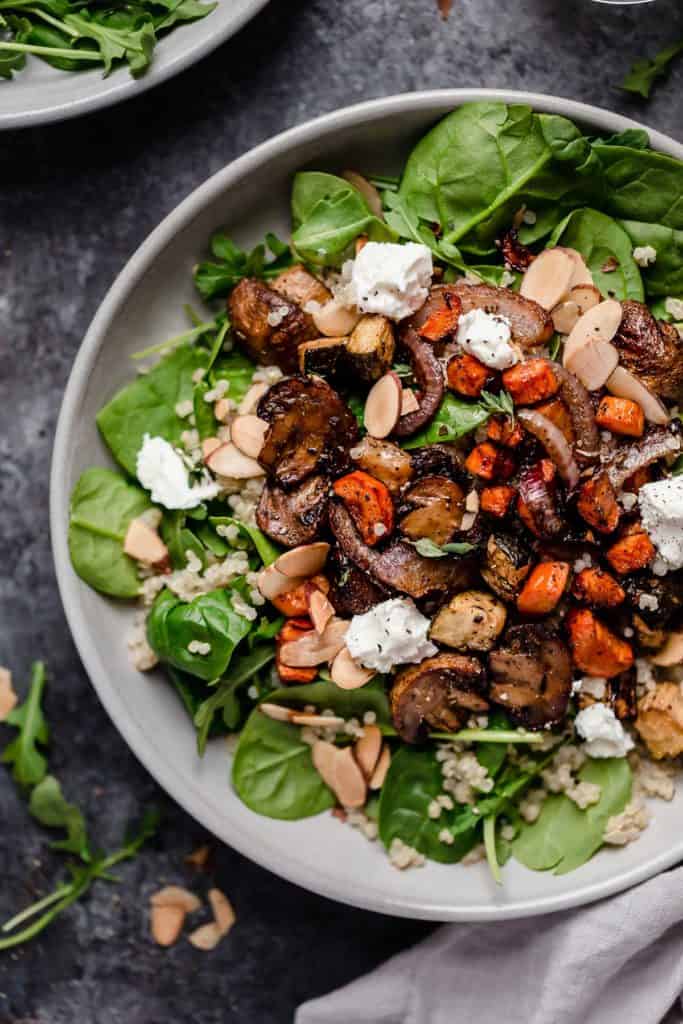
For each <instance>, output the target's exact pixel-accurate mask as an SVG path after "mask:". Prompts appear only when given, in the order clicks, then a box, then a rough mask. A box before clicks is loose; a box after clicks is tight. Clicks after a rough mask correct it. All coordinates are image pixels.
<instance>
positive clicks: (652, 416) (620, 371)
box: [605, 366, 670, 427]
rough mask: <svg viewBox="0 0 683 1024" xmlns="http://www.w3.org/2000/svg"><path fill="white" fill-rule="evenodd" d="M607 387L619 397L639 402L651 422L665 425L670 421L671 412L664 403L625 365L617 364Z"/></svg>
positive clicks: (606, 384)
mask: <svg viewBox="0 0 683 1024" xmlns="http://www.w3.org/2000/svg"><path fill="white" fill-rule="evenodd" d="M605 387H606V388H607V390H608V391H609V392H610V393H611V394H613V395H616V396H617V398H630V399H631V401H632V402H637V403H638V405H639V406H640V408H641V409H642V410H643V413H644V414H645V419H646V420H648V421H649V422H650V423H656V424H658V425H659V426H661V427H663V426H665V425H666V424H667V423H668V422H669V419H670V417H669V412H668V410H667V408H666V406H665V405H664V403H663V402H661V401H660V400H659V398H657V396H656V395H655V394H654V393H653V392H652V391H650V389H649V388H647V387H646V386H645V385H644V384H643V382H642V380H638V378H637V377H636V376H634V375H633V374H632V373H631V372H630V371H629V370H626V369H624V367H623V366H617V368H616V370H615V371H614V373H613V374H611V376H610V377H608V378H607V380H606V382H605Z"/></svg>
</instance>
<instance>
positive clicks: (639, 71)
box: [621, 39, 683, 99]
mask: <svg viewBox="0 0 683 1024" xmlns="http://www.w3.org/2000/svg"><path fill="white" fill-rule="evenodd" d="M682 53H683V39H680V40H679V41H678V42H677V43H674V44H673V45H672V46H667V47H666V48H665V49H663V50H661V51H660V52H659V53H658V54H656V55H655V56H654V57H653V58H652V60H647V59H645V58H643V59H641V60H638V61H636V63H635V64H634V65H633V67H632V68H631V70H630V71H629V73H628V75H627V76H626V78H625V79H624V81H623V82H622V83H621V88H622V89H625V90H626V92H634V93H636V94H637V95H638V96H642V97H643V98H644V99H648V98H649V96H650V93H651V92H652V87H653V86H654V85H655V83H656V81H657V79H658V78H664V77H665V76H666V75H667V74H668V73H669V71H670V69H671V64H672V63H673V61H675V60H676V58H677V57H680V55H681V54H682Z"/></svg>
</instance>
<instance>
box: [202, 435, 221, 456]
mask: <svg viewBox="0 0 683 1024" xmlns="http://www.w3.org/2000/svg"><path fill="white" fill-rule="evenodd" d="M222 444H223V441H221V440H220V438H218V437H205V438H204V440H203V441H202V458H203V459H204V462H206V460H207V459H208V458H209V456H211V455H213V453H214V452H215V451H216V449H217V448H220V446H221V445H222Z"/></svg>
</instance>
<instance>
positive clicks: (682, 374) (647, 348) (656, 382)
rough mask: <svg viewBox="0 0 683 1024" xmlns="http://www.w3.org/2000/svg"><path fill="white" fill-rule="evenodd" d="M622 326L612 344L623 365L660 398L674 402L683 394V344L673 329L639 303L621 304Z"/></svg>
mask: <svg viewBox="0 0 683 1024" xmlns="http://www.w3.org/2000/svg"><path fill="white" fill-rule="evenodd" d="M621 308H622V311H623V315H622V319H621V324H620V326H619V330H618V331H617V334H616V336H615V337H614V339H613V340H612V344H613V345H616V347H617V348H618V350H619V359H620V363H621V365H622V366H624V367H625V368H626V369H627V370H630V371H631V373H633V374H635V376H636V377H638V378H640V380H641V381H642V382H643V384H645V386H646V387H648V388H650V390H651V391H654V393H655V394H656V395H659V396H660V398H670V399H673V400H674V401H675V400H677V399H678V398H679V397H680V395H681V392H682V391H683V343H681V339H680V338H679V336H678V332H677V331H676V330H675V328H672V327H671V326H670V325H669V324H665V323H658V322H657V320H655V318H654V317H653V315H652V313H651V312H650V310H649V309H648V308H647V306H646V305H645V304H644V303H642V302H636V301H635V300H633V299H627V300H626V301H625V302H622V304H621Z"/></svg>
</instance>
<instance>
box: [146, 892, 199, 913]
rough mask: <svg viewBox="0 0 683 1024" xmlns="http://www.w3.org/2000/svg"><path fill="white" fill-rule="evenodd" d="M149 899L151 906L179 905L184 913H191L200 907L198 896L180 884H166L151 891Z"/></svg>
mask: <svg viewBox="0 0 683 1024" xmlns="http://www.w3.org/2000/svg"><path fill="white" fill-rule="evenodd" d="M149 901H150V903H151V904H152V906H153V907H180V909H181V910H182V911H183V913H185V914H193V913H194V912H195V910H199V908H200V907H201V902H200V901H199V899H198V897H197V896H195V894H194V893H193V892H190V890H189V889H184V888H183V887H182V886H181V885H166V886H164V888H163V889H159V891H158V892H155V893H152V895H151V896H150V898H149Z"/></svg>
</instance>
